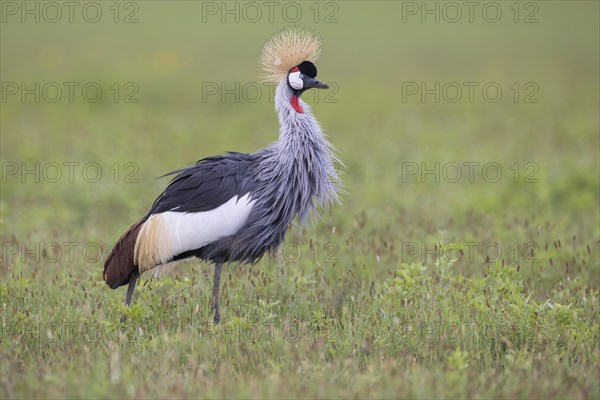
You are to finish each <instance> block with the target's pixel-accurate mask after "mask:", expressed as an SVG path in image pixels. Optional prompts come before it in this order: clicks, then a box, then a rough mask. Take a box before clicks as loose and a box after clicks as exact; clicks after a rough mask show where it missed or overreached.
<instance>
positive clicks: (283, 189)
mask: <svg viewBox="0 0 600 400" xmlns="http://www.w3.org/2000/svg"><path fill="white" fill-rule="evenodd" d="M319 47H320V39H319V38H318V37H316V36H315V35H313V34H312V33H310V32H307V31H303V30H301V29H299V28H288V29H284V30H282V31H280V32H279V33H277V34H275V35H274V36H273V37H272V38H271V39H269V40H268V41H267V42H266V44H265V45H264V47H263V49H262V53H261V56H260V64H261V67H262V69H263V72H264V78H265V80H266V81H269V82H273V83H277V89H276V92H275V110H276V111H277V114H278V116H279V123H280V130H279V139H278V140H277V141H275V142H274V143H272V144H271V145H270V146H268V147H266V148H264V149H262V150H260V151H258V152H256V153H251V154H245V153H234V152H232V153H227V154H225V155H221V156H214V157H208V158H205V159H202V160H200V161H198V162H196V163H195V164H193V165H192V166H189V167H187V168H183V169H179V170H176V171H173V172H171V173H169V174H167V175H175V176H174V178H173V179H172V181H171V182H170V183H169V185H168V186H167V188H166V189H165V190H164V192H162V194H160V195H159V196H158V198H157V199H156V200H155V201H154V204H153V205H152V207H151V208H150V211H149V212H148V214H146V215H145V216H144V217H143V218H142V219H141V220H140V221H138V222H136V223H135V224H133V226H131V228H129V230H128V231H127V232H125V234H123V236H121V238H120V239H119V240H118V241H117V243H116V245H115V246H114V248H113V249H112V251H111V253H110V254H109V256H108V257H107V259H106V262H105V264H104V280H105V281H106V283H107V284H108V285H109V286H110V288H111V289H116V288H118V287H120V286H123V285H126V284H129V287H128V288H127V295H126V298H125V304H126V305H129V304H130V303H131V297H132V296H133V291H134V289H135V285H136V282H137V280H138V277H139V276H140V274H142V273H143V272H145V271H148V270H150V269H153V268H155V267H159V266H161V265H165V264H168V263H171V262H175V261H179V260H184V259H187V258H190V257H197V258H199V259H201V260H205V261H209V262H213V263H214V265H215V270H214V283H213V293H212V297H211V312H212V313H213V314H214V321H215V323H218V322H219V321H220V313H219V288H220V278H221V269H222V267H223V264H224V263H231V262H240V263H248V264H253V263H255V262H257V261H258V260H259V259H260V258H261V257H262V256H263V255H264V254H265V253H266V252H269V251H273V250H275V249H277V247H278V246H279V245H280V244H281V243H282V242H283V240H284V238H285V233H286V231H287V230H288V227H289V226H290V224H291V223H292V221H293V220H294V218H296V217H298V219H299V221H300V222H304V221H306V219H307V217H308V216H309V214H311V212H313V214H316V213H318V208H319V207H321V208H327V207H328V206H330V205H331V204H332V203H335V202H337V201H338V200H339V199H338V192H339V190H340V186H341V183H340V179H339V178H338V174H337V171H336V169H335V166H334V163H335V162H337V161H339V160H338V158H337V157H336V155H335V153H334V149H333V147H332V146H331V145H330V143H329V142H328V141H327V139H326V136H325V134H324V133H323V131H322V130H321V127H320V125H319V123H318V122H317V121H316V119H315V117H314V116H313V114H312V113H311V110H310V107H309V106H308V105H307V104H306V103H305V102H304V101H303V100H301V99H300V96H301V95H302V93H304V92H305V91H306V90H308V89H310V88H321V89H327V88H328V86H327V85H326V84H324V83H322V82H319V81H318V80H317V79H316V76H317V68H316V67H315V65H314V64H313V62H314V61H315V60H316V59H317V58H318V55H319ZM167 175H165V176H167Z"/></svg>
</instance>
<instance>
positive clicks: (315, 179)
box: [261, 80, 341, 221]
mask: <svg viewBox="0 0 600 400" xmlns="http://www.w3.org/2000/svg"><path fill="white" fill-rule="evenodd" d="M292 96H293V90H292V89H291V88H290V87H289V85H288V84H287V81H286V80H283V81H281V82H280V83H279V85H278V87H277V90H276V92H275V110H276V111H277V114H278V116H279V123H280V130H279V139H278V140H277V141H276V142H275V143H273V145H271V146H270V147H269V148H268V151H267V152H266V153H265V154H264V155H265V157H264V158H263V160H262V163H261V164H262V165H263V166H264V169H263V168H261V169H263V171H269V172H270V173H268V174H266V175H264V178H266V179H268V180H270V181H271V182H277V185H278V189H277V190H278V191H279V192H280V193H279V194H280V195H282V196H286V197H289V198H292V199H295V200H296V201H294V204H293V205H292V206H293V208H295V212H296V213H297V215H298V216H299V218H300V220H301V221H304V220H305V219H306V217H307V216H308V215H309V214H310V211H311V210H314V209H315V208H316V206H317V204H314V201H313V199H316V200H317V203H318V204H319V205H320V206H322V207H327V206H329V205H330V204H331V203H333V202H336V201H338V191H339V189H340V185H341V184H340V179H339V177H338V174H337V171H336V170H335V166H334V163H335V162H339V159H338V158H337V157H336V155H335V152H334V148H333V146H332V145H331V144H330V143H329V142H328V141H327V138H326V136H325V134H324V133H323V130H322V129H321V126H320V125H319V123H318V122H317V120H316V119H315V117H314V116H313V114H312V112H311V109H310V106H309V105H308V104H306V103H305V102H304V101H302V100H301V99H299V100H298V103H299V105H300V107H301V108H302V110H303V113H299V112H298V111H296V110H295V109H294V108H293V107H292V105H291V104H290V100H291V98H292Z"/></svg>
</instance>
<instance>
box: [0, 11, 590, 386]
mask: <svg viewBox="0 0 600 400" xmlns="http://www.w3.org/2000/svg"><path fill="white" fill-rule="evenodd" d="M101 4H103V6H105V7H108V3H101ZM137 4H138V6H139V14H138V17H139V22H138V23H137V24H114V23H112V22H111V20H110V19H103V20H102V21H101V22H99V23H97V24H89V23H85V21H75V22H74V23H73V24H69V23H68V22H60V23H57V24H48V23H43V22H42V23H39V24H36V23H18V21H17V22H15V21H14V20H8V22H6V23H3V24H2V26H1V29H2V31H1V33H2V43H1V44H2V61H1V64H0V65H1V72H2V82H17V83H20V82H27V83H28V84H30V85H31V84H32V82H41V83H42V85H43V84H44V83H47V82H59V83H62V82H71V81H75V82H80V83H81V85H83V84H85V83H86V82H97V83H98V84H99V85H100V86H101V87H102V89H103V96H102V98H101V100H100V101H99V102H97V103H90V102H87V101H85V100H83V99H82V98H81V97H77V98H76V99H75V101H73V102H72V103H71V102H69V101H66V100H65V99H64V98H63V99H62V100H61V101H59V102H57V103H50V102H47V101H40V102H39V103H36V102H35V101H32V100H31V97H28V98H27V99H26V101H25V102H21V101H20V100H19V97H18V96H16V97H9V98H7V99H6V101H3V102H2V104H1V106H2V111H1V112H2V124H1V132H2V133H1V139H2V146H1V149H0V155H1V159H2V167H3V169H2V182H1V184H2V189H1V205H0V228H1V234H0V240H1V242H2V248H1V250H2V259H1V269H0V281H1V283H0V315H1V328H2V330H1V336H0V352H1V354H0V358H1V360H2V362H0V388H1V390H0V393H1V396H2V398H56V397H72V398H80V397H81V398H84V397H85V398H98V397H111V398H122V397H136V398H138V397H170V398H171V397H179V398H180V397H207V398H223V397H227V398H231V397H235V398H247V397H253V398H255V397H271V398H280V397H289V398H298V397H302V398H313V397H318V398H330V397H335V398H349V397H352V398H363V397H369V398H398V397H418V398H433V397H437V398H439V397H444V398H446V397H461V398H462V397H475V398H542V397H543V398H547V397H550V398H598V397H600V385H599V381H598V374H599V365H600V348H599V346H598V343H599V339H600V322H599V318H598V315H599V314H600V313H599V311H600V310H599V296H600V293H599V291H600V257H599V254H600V209H599V206H598V204H599V201H600V185H599V183H598V181H599V179H598V178H599V173H598V171H599V163H598V154H599V153H598V147H599V135H598V133H599V117H598V109H599V105H600V100H599V96H598V87H599V78H598V77H599V50H598V49H599V47H600V46H598V37H599V35H598V33H599V28H598V21H597V18H596V16H597V15H598V4H597V3H594V2H577V3H572V2H561V1H553V2H538V3H536V4H538V6H539V14H538V17H539V22H538V23H536V24H523V23H517V24H515V23H513V22H512V20H511V19H510V18H506V19H504V18H503V19H502V21H501V22H499V23H497V24H490V23H486V22H485V21H482V20H477V21H475V23H473V24H470V23H468V22H464V21H463V22H459V23H455V24H451V23H443V22H442V23H439V24H436V23H421V22H420V20H419V19H418V18H417V19H409V20H408V21H407V22H406V23H400V22H399V21H401V18H400V16H401V15H402V14H401V12H402V8H401V7H402V4H401V3H393V2H377V3H376V4H375V5H373V4H372V3H368V2H360V1H358V2H343V3H336V4H338V6H339V12H338V13H337V14H336V15H337V19H338V23H333V24H325V23H321V22H319V23H317V24H315V23H314V21H313V20H312V19H311V17H310V16H311V14H309V12H311V11H310V10H309V9H308V7H309V6H310V4H308V3H300V4H301V5H302V7H304V8H303V10H304V13H305V14H304V15H305V17H304V18H303V20H302V21H301V23H302V24H303V25H307V26H311V27H314V28H315V29H316V30H317V31H318V32H319V33H320V34H322V35H323V37H324V38H325V44H324V48H323V53H322V57H321V61H320V62H319V63H318V67H319V77H320V78H322V79H323V80H325V81H329V82H334V83H335V84H336V85H337V87H338V88H339V90H338V92H337V93H335V94H334V95H333V96H332V97H331V98H329V99H328V100H325V98H323V97H319V98H318V99H315V98H312V97H310V95H309V94H308V93H307V95H309V96H307V98H308V99H309V102H312V103H314V106H313V109H314V111H315V113H316V115H317V117H318V119H319V121H320V122H321V123H322V125H323V127H324V130H325V131H326V132H327V133H328V135H329V136H330V139H331V141H332V142H333V143H334V144H335V145H336V147H337V148H338V149H339V153H340V156H341V158H342V159H343V160H344V162H345V164H346V166H345V167H344V168H343V181H344V184H345V186H346V190H347V192H348V193H349V194H348V195H346V196H345V197H344V199H343V200H344V207H336V208H334V209H332V210H331V211H329V212H328V213H326V214H324V216H323V218H322V219H321V220H320V221H317V222H316V223H314V224H309V225H308V226H306V227H294V228H293V229H292V230H291V231H290V232H289V234H288V236H287V238H286V243H285V245H284V246H282V248H281V249H280V250H279V251H278V252H277V254H274V255H272V256H270V257H266V258H264V259H263V260H262V261H260V262H259V263H258V264H256V265H255V266H253V267H252V268H248V267H240V266H238V265H229V266H226V267H225V269H224V273H223V287H222V301H221V304H222V305H221V316H222V324H220V325H218V326H214V325H213V324H212V323H211V320H212V319H211V316H210V314H209V307H208V302H209V295H210V288H211V284H212V268H211V267H210V266H208V265H206V264H202V263H198V262H186V263H184V264H181V265H178V266H176V267H175V268H174V269H173V270H171V271H169V272H167V273H165V274H164V275H163V276H161V277H160V278H158V279H154V278H153V277H152V276H151V274H146V275H144V276H142V280H141V283H140V285H139V287H138V289H137V291H136V294H135V297H134V305H133V307H131V308H130V309H127V308H125V307H123V306H122V302H123V298H124V295H125V293H124V289H120V290H117V291H112V290H110V289H108V288H107V287H106V285H105V284H104V283H103V281H102V276H101V270H102V265H103V259H102V257H105V256H106V255H107V252H108V251H109V249H110V246H112V245H113V244H114V241H115V240H116V239H117V238H118V237H119V235H120V234H121V233H122V232H123V231H124V230H125V229H126V228H127V227H129V226H130V224H131V223H132V222H134V221H135V220H136V219H138V218H139V217H140V216H141V215H142V214H143V213H145V212H146V211H147V209H148V207H149V205H150V204H151V201H152V200H153V199H154V198H155V196H156V195H158V194H159V193H160V191H161V190H162V188H163V187H164V185H165V183H166V182H165V180H164V179H162V180H155V177H157V176H160V175H162V174H163V173H165V172H167V171H170V170H173V169H176V168H178V167H180V166H182V165H185V164H186V163H188V162H191V161H193V160H196V159H199V158H202V157H205V156H209V155H212V154H217V153H222V152H224V151H228V150H237V151H247V152H250V151H254V150H256V149H258V148H260V147H262V146H264V145H265V144H267V143H269V142H270V141H272V140H274V139H275V138H276V135H277V129H278V126H277V119H276V116H275V114H274V113H273V104H272V100H271V99H270V98H269V96H268V92H267V90H266V89H264V90H265V91H264V92H263V93H262V95H261V96H259V99H258V100H257V101H256V102H252V101H247V98H246V99H245V98H244V96H243V95H242V94H240V101H239V102H238V101H236V99H235V98H234V97H233V96H231V95H230V96H229V97H226V98H225V101H221V97H220V93H219V95H216V96H209V97H207V98H205V99H203V96H205V95H206V92H203V84H206V83H217V85H218V86H219V85H220V84H221V83H222V82H225V84H227V85H228V86H227V87H234V85H235V83H236V82H239V83H240V86H243V85H245V84H247V83H252V82H254V81H255V80H256V76H257V67H256V60H257V54H258V51H259V49H260V46H261V45H262V43H263V41H264V40H265V39H266V38H267V37H268V36H269V35H270V34H271V33H272V32H273V31H275V30H276V29H278V28H279V27H281V26H284V25H287V24H286V23H285V21H283V20H282V19H281V18H276V21H275V23H272V24H271V23H268V22H265V21H263V20H261V21H260V22H259V23H255V24H251V23H246V22H243V21H242V22H240V23H239V24H236V23H233V22H232V21H231V20H228V21H229V22H227V23H221V21H220V19H219V18H215V19H212V17H211V18H209V19H208V20H207V21H206V22H202V14H201V12H202V9H201V7H202V5H201V3H192V2H175V3H167V2H161V1H157V2H138V3H137ZM500 4H502V6H503V7H504V8H503V10H504V12H505V13H508V14H505V15H509V16H511V17H512V14H510V10H509V9H508V8H507V7H508V3H500ZM574 4H576V5H577V6H575V5H574ZM104 11H105V13H108V14H105V15H111V16H112V14H110V10H109V9H108V8H105V9H104ZM321 11H323V12H325V11H329V10H325V9H322V10H321ZM359 26H363V27H364V28H361V29H358V28H357V27H359ZM473 81H474V82H478V83H480V86H483V85H484V84H485V83H489V82H494V83H497V84H498V85H500V86H501V88H502V89H503V96H502V98H501V100H500V101H498V102H495V103H492V102H489V101H486V100H485V99H483V98H482V97H481V95H477V96H476V97H475V100H474V101H473V102H469V101H468V100H466V99H465V98H464V97H463V98H462V99H461V100H460V101H458V102H456V103H451V102H449V101H447V100H445V99H444V98H443V97H442V98H441V100H440V102H438V103H436V102H435V101H434V100H433V97H432V96H430V97H426V99H425V100H426V101H425V102H422V101H421V100H420V98H419V97H418V96H414V97H409V98H407V100H406V101H403V97H402V95H403V92H402V88H403V84H404V85H406V83H407V82H416V83H417V84H420V83H421V82H426V83H427V85H429V86H428V87H434V85H435V82H440V83H441V86H443V85H444V84H446V83H448V82H457V83H458V84H459V86H462V87H463V88H464V84H463V83H464V82H473ZM114 82H118V83H119V85H118V87H119V89H120V94H119V101H118V102H116V103H115V102H114V101H113V97H112V96H113V94H114V91H111V89H110V88H109V86H110V85H111V84H112V83H114ZM127 82H134V83H135V84H136V85H137V87H138V88H139V93H138V94H136V98H137V99H138V100H139V101H138V102H137V103H124V102H123V101H122V97H123V96H124V95H125V94H127V93H130V92H129V91H128V90H129V89H128V88H126V87H125V84H126V83H127ZM515 82H516V83H517V84H518V85H517V86H516V87H518V88H519V90H520V94H519V98H518V99H519V100H518V101H517V102H515V101H514V97H513V95H514V89H513V90H511V89H510V86H511V85H513V84H514V83H515ZM528 82H533V83H535V85H537V87H538V88H539V92H538V93H537V94H536V95H535V98H536V99H538V100H539V101H538V102H537V103H525V102H524V97H523V95H524V93H529V92H528V90H529V89H527V88H526V87H525V85H526V84H527V83H528ZM219 87H220V86H219ZM5 88H6V87H3V90H5ZM477 93H480V92H476V94H477ZM204 100H205V101H204ZM331 100H335V102H331ZM65 162H67V163H77V164H71V165H73V167H72V168H73V170H72V171H73V177H72V179H70V178H69V169H68V167H67V166H66V165H65V164H64V163H65ZM36 163H39V168H38V167H36ZM52 163H57V164H58V165H59V166H60V171H61V175H60V177H58V178H57V179H52V177H53V176H54V175H51V173H52V170H51V168H52V165H54V164H52ZM90 163H93V164H90ZM436 163H439V167H437V168H439V173H433V174H429V175H427V174H426V175H424V176H423V175H421V173H422V172H423V170H426V169H427V170H432V169H434V170H435V168H436ZM452 163H456V164H452ZM465 163H478V164H465ZM90 165H91V166H90ZM456 165H458V166H459V167H460V172H461V173H462V176H461V178H460V179H457V180H456V182H454V179H452V177H453V176H454V170H453V169H452V168H454V169H456ZM468 165H473V168H474V170H473V179H470V178H469V175H468V173H469V170H468V168H469V167H468ZM486 165H492V167H493V168H495V169H496V170H498V167H499V168H500V171H501V175H500V176H499V178H498V179H496V178H495V174H492V172H493V169H488V170H486V171H485V172H484V166H486ZM15 166H16V167H17V168H18V171H17V172H16V173H15V174H12V173H10V171H11V170H10V169H9V168H14V167H15ZM24 168H28V169H30V170H31V169H33V170H34V171H35V170H36V168H37V169H38V171H39V175H40V176H39V179H37V176H36V175H35V173H29V174H23V169H24ZM98 168H99V169H100V170H101V172H102V175H101V176H100V177H98V178H96V174H95V173H94V172H95V170H96V169H98ZM413 168H418V170H417V171H416V172H415V174H411V173H410V171H414V169H413ZM488 168H490V167H488ZM442 171H445V172H442ZM517 172H518V174H517ZM498 251H500V252H501V253H498ZM123 315H125V316H127V317H128V319H127V322H126V323H121V322H120V318H121V316H123Z"/></svg>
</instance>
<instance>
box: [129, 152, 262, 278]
mask: <svg viewBox="0 0 600 400" xmlns="http://www.w3.org/2000/svg"><path fill="white" fill-rule="evenodd" d="M255 164H256V163H255V156H254V155H252V154H242V153H228V154H226V155H224V156H218V157H210V158H205V159H203V160H200V161H198V162H197V163H196V164H194V165H192V166H190V167H187V168H183V169H181V170H177V171H174V172H172V173H171V174H167V175H175V178H173V180H172V181H171V183H170V184H169V185H168V186H167V188H166V189H165V190H164V192H163V193H162V194H161V195H160V196H158V198H157V199H156V201H155V202H154V204H153V206H152V208H151V210H150V212H149V214H148V215H147V219H146V221H145V222H144V223H143V225H142V226H141V228H140V230H139V234H138V236H137V239H136V243H135V249H134V260H135V263H136V264H137V265H138V268H139V271H140V272H144V271H147V270H148V269H151V268H153V267H155V266H157V265H161V264H165V263H168V262H170V261H172V260H174V259H177V257H178V256H179V255H181V254H187V253H188V252H190V251H195V250H199V249H202V248H203V247H205V246H207V245H209V244H212V243H214V242H216V241H218V240H219V239H221V238H223V237H226V236H229V235H232V234H234V233H236V232H237V231H238V230H239V229H240V228H241V227H242V226H243V225H244V224H245V223H246V221H247V220H248V217H249V216H250V212H251V211H252V207H253V206H254V203H255V200H254V199H252V193H251V190H252V189H253V187H254V185H255V183H254V172H253V167H254V165H255Z"/></svg>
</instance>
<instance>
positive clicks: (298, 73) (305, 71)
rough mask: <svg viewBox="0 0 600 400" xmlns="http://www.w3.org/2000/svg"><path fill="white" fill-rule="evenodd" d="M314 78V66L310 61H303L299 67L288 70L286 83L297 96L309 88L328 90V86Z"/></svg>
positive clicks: (315, 68)
mask: <svg viewBox="0 0 600 400" xmlns="http://www.w3.org/2000/svg"><path fill="white" fill-rule="evenodd" d="M316 78H317V67H315V64H313V63H311V62H310V61H303V62H302V63H300V65H297V66H295V67H294V68H292V69H291V70H290V72H289V73H288V76H287V83H288V85H290V88H292V90H294V91H295V93H296V94H297V95H298V96H300V95H301V94H302V92H304V91H305V90H307V89H310V88H316V89H329V86H327V85H326V84H325V83H323V82H320V81H319V80H317V79H316Z"/></svg>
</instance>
